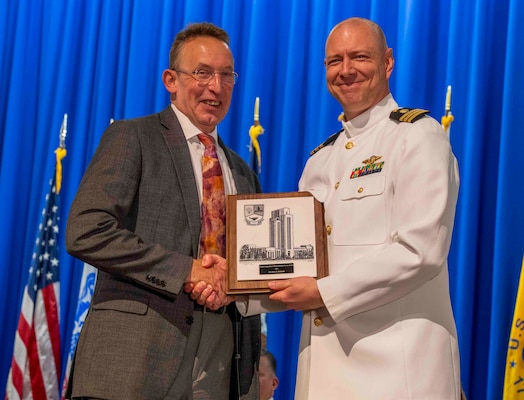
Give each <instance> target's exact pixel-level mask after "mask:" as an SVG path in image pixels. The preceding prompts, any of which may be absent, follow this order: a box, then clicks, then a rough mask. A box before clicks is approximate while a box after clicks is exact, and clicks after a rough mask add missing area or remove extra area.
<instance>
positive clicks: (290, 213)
mask: <svg viewBox="0 0 524 400" xmlns="http://www.w3.org/2000/svg"><path fill="white" fill-rule="evenodd" d="M226 215H227V260H228V262H229V265H228V282H227V290H228V293H229V294H235V293H265V292H269V289H268V287H267V283H268V282H269V281H270V280H275V279H287V278H292V277H297V276H311V277H316V278H320V277H323V276H325V275H326V274H327V260H326V250H325V246H326V237H325V229H324V213H323V206H322V204H321V203H320V202H318V201H317V200H316V199H315V198H314V197H313V196H312V195H311V194H310V193H308V192H288V193H269V194H247V195H232V196H228V197H227V213H226Z"/></svg>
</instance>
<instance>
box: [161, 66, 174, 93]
mask: <svg viewBox="0 0 524 400" xmlns="http://www.w3.org/2000/svg"><path fill="white" fill-rule="evenodd" d="M176 79H177V77H176V72H175V71H173V70H172V69H165V70H164V72H162V82H163V83H164V86H165V87H166V90H167V91H168V92H169V93H171V94H174V93H176V83H177V82H176Z"/></svg>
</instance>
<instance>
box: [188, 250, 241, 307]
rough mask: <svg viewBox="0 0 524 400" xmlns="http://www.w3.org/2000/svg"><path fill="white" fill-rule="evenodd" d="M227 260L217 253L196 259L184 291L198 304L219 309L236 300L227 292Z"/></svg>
mask: <svg viewBox="0 0 524 400" xmlns="http://www.w3.org/2000/svg"><path fill="white" fill-rule="evenodd" d="M226 272H227V261H226V260H225V259H224V258H222V257H220V256H218V255H215V254H206V255H204V256H203V257H202V259H201V260H194V261H193V266H192V268H191V272H190V274H189V276H188V277H187V280H186V283H185V284H184V291H185V292H187V293H189V294H190V296H191V298H192V299H193V300H195V301H196V302H197V303H198V304H200V305H203V306H206V307H207V308H209V309H210V310H218V309H219V308H220V307H223V306H226V305H228V304H229V303H231V302H232V301H234V300H235V297H234V296H228V295H227V294H226V278H227V276H226Z"/></svg>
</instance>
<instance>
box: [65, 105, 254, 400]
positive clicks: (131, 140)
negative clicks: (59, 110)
mask: <svg viewBox="0 0 524 400" xmlns="http://www.w3.org/2000/svg"><path fill="white" fill-rule="evenodd" d="M219 144H220V146H222V147H223V149H224V151H225V153H226V156H227V158H228V162H229V165H230V167H231V170H232V173H233V177H234V180H235V185H236V188H237V191H238V193H252V192H259V191H260V185H259V182H258V179H257V177H256V175H255V174H254V173H253V172H252V171H251V170H250V169H249V167H248V166H247V164H246V163H245V162H244V161H243V160H242V159H241V158H240V157H239V156H238V155H237V154H236V153H234V152H233V151H232V150H231V149H228V148H227V147H225V145H224V144H223V142H222V141H221V140H220V139H219ZM200 226H201V223H200V202H199V198H198V191H197V186H196V182H195V178H194V174H193V168H192V163H191V158H190V153H189V149H188V146H187V142H186V139H185V137H184V134H183V132H182V128H181V126H180V124H179V122H178V120H177V118H176V116H175V113H174V112H173V110H172V109H171V107H167V108H166V109H165V110H164V111H162V112H160V113H158V114H153V115H150V116H146V117H143V118H137V119H132V120H123V121H116V122H115V123H113V124H112V125H110V126H109V127H108V128H107V130H106V132H105V133H104V135H103V136H102V138H101V140H100V144H99V146H98V148H97V150H96V153H95V154H94V156H93V158H92V160H91V162H90V164H89V166H88V168H87V170H86V172H85V174H84V177H83V178H82V182H81V184H80V187H79V189H78V192H77V195H76V197H75V199H74V201H73V204H72V206H71V210H70V214H69V219H68V222H67V232H66V247H67V251H68V252H69V253H70V254H71V255H73V256H75V257H77V258H79V259H81V260H83V261H85V262H87V263H89V264H92V265H94V266H95V267H97V268H98V270H99V272H98V278H97V283H96V287H95V292H94V295H93V299H92V302H91V308H90V310H89V314H88V316H87V319H86V321H85V323H84V326H83V329H82V333H81V335H80V339H79V342H78V345H77V350H76V355H75V362H74V366H73V370H72V375H71V379H70V385H69V388H68V391H69V394H71V391H72V395H73V396H86V397H96V398H111V399H126V400H129V399H140V400H142V399H169V398H170V397H169V394H168V393H169V389H170V387H171V386H172V383H173V380H174V378H175V376H176V374H177V371H178V369H179V366H180V363H181V361H182V357H183V352H184V348H185V344H186V341H187V335H188V333H189V330H190V327H191V323H192V321H193V319H192V314H193V302H192V301H191V300H190V298H189V297H188V295H187V294H185V293H184V291H183V284H184V280H185V278H186V277H187V275H188V273H189V271H190V269H191V264H192V260H193V258H196V257H197V255H198V246H199V235H200ZM239 320H240V322H239V323H235V324H233V325H234V327H235V330H236V334H237V335H238V336H239V338H240V339H241V338H243V340H242V341H243V346H242V348H240V349H237V351H240V354H241V357H240V365H239V366H238V368H239V369H240V371H239V373H238V375H239V376H240V385H239V387H240V392H241V394H246V393H248V391H249V395H248V397H246V398H252V399H257V398H258V380H257V379H252V378H253V377H254V376H256V373H255V371H256V364H257V363H258V355H259V352H260V318H259V316H256V317H254V318H251V317H250V318H244V319H239ZM235 367H237V366H236V365H235ZM235 376H237V371H233V372H232V377H235ZM232 379H233V378H232ZM252 383H253V384H252ZM250 386H251V388H250ZM232 387H233V388H236V387H238V385H237V382H234V381H232ZM231 398H238V393H234V392H232V395H231ZM243 398H244V397H243Z"/></svg>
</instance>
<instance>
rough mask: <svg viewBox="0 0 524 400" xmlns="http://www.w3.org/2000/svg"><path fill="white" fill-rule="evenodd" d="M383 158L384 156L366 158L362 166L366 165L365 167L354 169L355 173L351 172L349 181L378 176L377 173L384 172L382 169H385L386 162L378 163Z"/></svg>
mask: <svg viewBox="0 0 524 400" xmlns="http://www.w3.org/2000/svg"><path fill="white" fill-rule="evenodd" d="M381 158H382V156H375V155H372V156H370V157H369V158H366V159H365V160H363V161H362V164H364V166H363V167H357V168H354V169H353V171H351V176H350V177H349V179H354V178H360V177H361V176H366V175H370V174H376V173H377V172H380V171H382V168H383V167H384V161H381V162H377V161H378V160H380V159H381Z"/></svg>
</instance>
